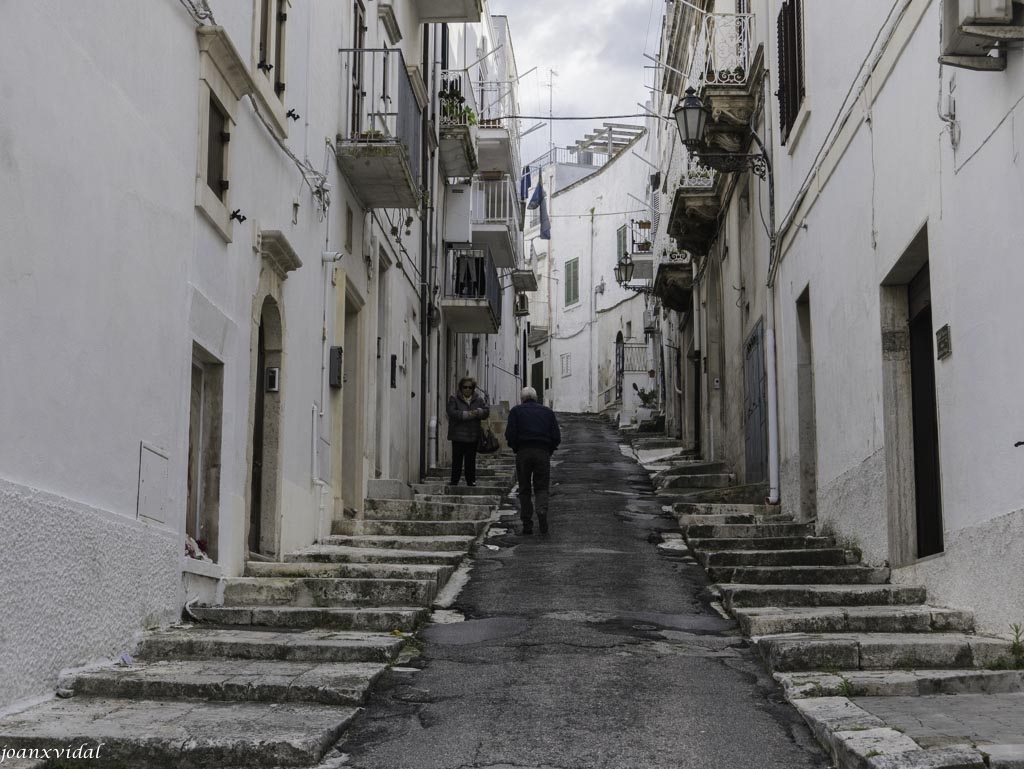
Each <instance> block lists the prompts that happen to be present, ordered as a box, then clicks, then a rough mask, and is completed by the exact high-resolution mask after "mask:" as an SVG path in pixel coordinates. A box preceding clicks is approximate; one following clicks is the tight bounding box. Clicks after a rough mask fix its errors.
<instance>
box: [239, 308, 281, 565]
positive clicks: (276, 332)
mask: <svg viewBox="0 0 1024 769" xmlns="http://www.w3.org/2000/svg"><path fill="white" fill-rule="evenodd" d="M254 336H255V338H256V349H255V350H254V352H255V357H256V365H255V376H254V377H253V388H254V390H255V397H254V399H253V419H252V436H251V444H250V446H251V452H250V456H251V458H252V459H251V467H250V473H251V480H250V490H249V517H248V522H247V530H248V532H247V543H248V550H249V552H250V553H254V554H258V555H275V554H276V552H277V547H278V516H277V512H278V468H279V466H280V462H279V454H280V442H279V439H280V433H281V428H280V426H281V384H282V381H281V359H282V356H281V351H282V337H283V335H282V330H281V311H280V308H279V307H278V304H277V302H276V301H275V300H274V299H273V298H272V297H269V296H268V297H267V298H266V299H264V301H263V307H262V310H261V311H260V324H259V327H258V329H256V333H255V334H254Z"/></svg>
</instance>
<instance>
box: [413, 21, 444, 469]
mask: <svg viewBox="0 0 1024 769" xmlns="http://www.w3.org/2000/svg"><path fill="white" fill-rule="evenodd" d="M423 29H424V32H425V35H424V36H425V37H426V38H427V40H428V41H429V42H434V41H433V40H432V39H431V37H432V36H430V25H429V24H424V25H423ZM435 50H436V46H435ZM440 66H441V63H440V62H438V61H435V62H434V66H433V68H432V69H433V72H431V76H430V84H431V88H430V107H429V109H433V105H434V103H435V102H436V93H437V70H438V68H439V67H440ZM429 146H430V142H429V141H428V120H427V116H426V115H423V116H422V117H421V119H420V153H421V158H420V173H421V174H422V178H423V180H424V181H427V179H428V178H429V189H428V192H427V194H428V195H429V200H430V202H429V204H427V203H426V201H425V202H424V204H423V205H422V206H421V207H420V210H421V211H422V214H421V216H422V219H421V222H420V291H421V295H420V340H421V342H420V344H421V347H420V434H419V436H418V438H419V444H420V446H419V448H420V451H419V455H420V466H419V473H420V474H419V480H420V481H421V482H422V481H423V479H424V478H426V477H427V451H428V448H429V447H428V436H427V434H426V433H425V432H424V430H423V427H424V425H426V424H427V382H428V381H429V376H430V374H429V371H428V367H429V365H430V364H432V363H433V361H431V360H425V359H426V358H427V355H428V351H429V350H430V348H431V344H430V313H429V312H428V310H429V309H430V307H431V301H430V300H431V298H432V297H433V292H432V290H431V288H432V287H431V285H430V284H431V280H430V278H429V277H428V275H429V274H430V273H429V267H430V244H431V243H432V242H433V239H434V237H435V230H434V218H433V214H434V210H435V209H434V195H435V193H436V192H437V190H436V189H435V188H434V178H435V175H434V174H431V173H430V164H431V161H430V156H429V153H428V152H427V148H428V147H429ZM436 420H437V417H433V418H432V419H431V420H430V422H431V426H432V427H433V430H432V432H434V433H435V434H436V432H437V429H436V427H434V425H436ZM432 437H433V436H432Z"/></svg>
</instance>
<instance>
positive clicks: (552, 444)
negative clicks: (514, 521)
mask: <svg viewBox="0 0 1024 769" xmlns="http://www.w3.org/2000/svg"><path fill="white" fill-rule="evenodd" d="M519 399H520V403H519V405H518V406H514V407H513V408H512V410H511V411H509V413H508V426H507V427H506V428H505V440H506V441H508V445H509V446H510V447H511V448H512V451H514V452H515V453H516V477H517V478H518V480H519V517H520V518H521V519H522V521H523V534H533V513H534V509H535V508H536V512H537V522H538V523H539V524H540V533H541V534H547V533H548V486H549V484H550V481H551V454H552V453H553V452H554V450H555V449H557V448H558V444H559V443H561V442H562V433H561V431H559V429H558V419H556V418H555V412H554V411H552V410H551V409H549V408H548V407H547V406H545V405H543V404H541V403H538V402H537V391H536V390H534V389H533V388H532V387H524V388H523V391H522V393H521V394H520V398H519Z"/></svg>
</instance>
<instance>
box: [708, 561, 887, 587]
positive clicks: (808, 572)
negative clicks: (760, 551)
mask: <svg viewBox="0 0 1024 769" xmlns="http://www.w3.org/2000/svg"><path fill="white" fill-rule="evenodd" d="M707 572H708V578H709V579H711V580H712V581H713V582H735V583H741V584H746V585H830V584H831V585H882V584H885V583H886V582H888V581H889V569H881V568H874V567H871V566H860V565H852V566H712V567H710V568H709V569H708V570H707Z"/></svg>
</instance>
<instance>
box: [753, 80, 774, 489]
mask: <svg viewBox="0 0 1024 769" xmlns="http://www.w3.org/2000/svg"><path fill="white" fill-rule="evenodd" d="M764 87H766V88H768V90H771V89H770V87H769V80H768V73H767V72H766V73H765V76H764ZM765 103H766V104H768V103H770V102H769V101H768V100H767V97H766V101H765ZM764 123H765V134H766V136H767V137H768V140H769V141H771V121H770V120H768V119H767V118H766V119H765V121H764ZM752 134H753V137H754V141H755V142H757V146H758V148H759V149H760V150H761V154H762V155H763V156H764V161H765V166H766V172H765V176H764V178H765V180H766V181H767V182H768V280H767V283H766V286H767V288H768V290H767V292H766V294H767V298H766V302H765V304H766V306H765V331H764V336H765V345H764V347H765V375H766V376H765V378H766V379H767V390H768V393H767V396H768V497H767V499H766V500H765V502H767V503H768V504H769V505H777V504H779V380H778V375H777V373H776V370H775V368H776V351H775V280H774V270H775V258H776V248H777V240H778V233H777V231H776V228H775V174H774V172H773V169H772V162H771V158H770V156H769V155H768V150H767V149H765V145H764V143H763V142H762V141H761V139H760V137H758V135H757V132H756V131H753V132H752Z"/></svg>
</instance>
